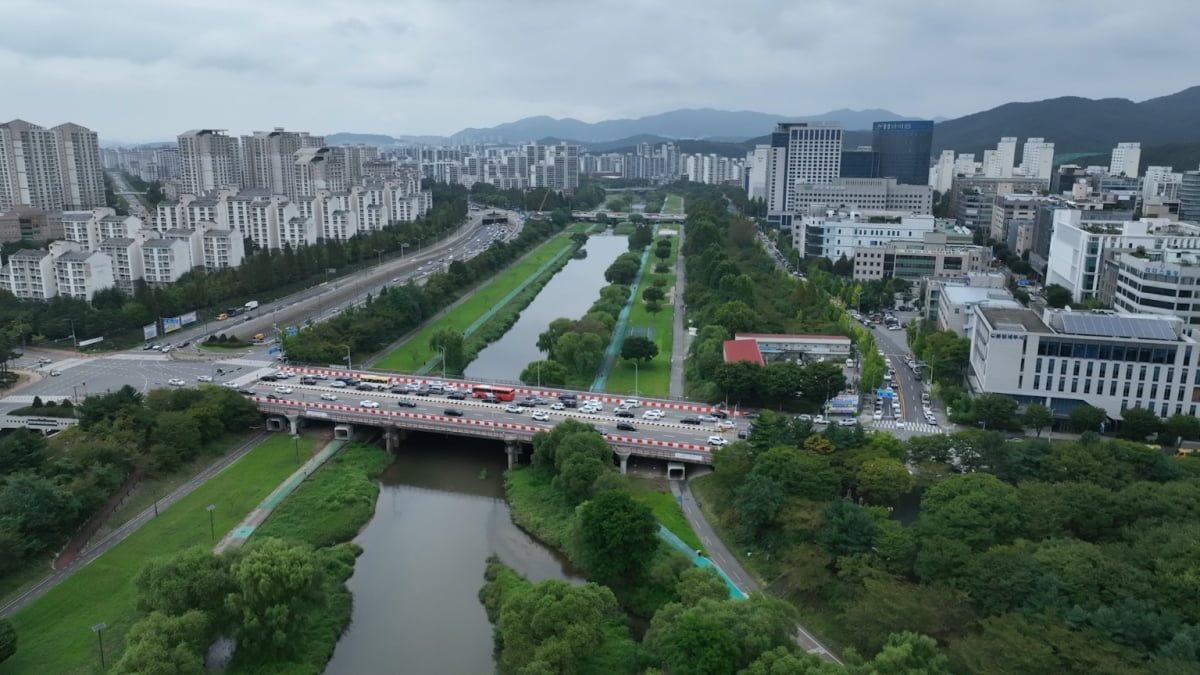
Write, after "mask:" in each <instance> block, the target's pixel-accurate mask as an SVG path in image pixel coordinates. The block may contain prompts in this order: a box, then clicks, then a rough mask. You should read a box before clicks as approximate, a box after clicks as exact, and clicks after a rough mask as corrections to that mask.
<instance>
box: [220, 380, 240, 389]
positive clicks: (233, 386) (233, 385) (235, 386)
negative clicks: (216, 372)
mask: <svg viewBox="0 0 1200 675" xmlns="http://www.w3.org/2000/svg"><path fill="white" fill-rule="evenodd" d="M221 384H222V385H223V386H226V387H229V388H230V389H237V390H238V391H241V389H240V387H241V385H239V384H238V383H236V382H222V383H221Z"/></svg>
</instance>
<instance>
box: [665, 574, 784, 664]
mask: <svg viewBox="0 0 1200 675" xmlns="http://www.w3.org/2000/svg"><path fill="white" fill-rule="evenodd" d="M795 628H796V625H795V610H793V609H792V607H791V606H790V605H788V604H787V603H786V602H784V601H782V600H779V599H778V598H773V597H770V596H767V595H764V594H762V593H754V594H752V595H751V596H750V597H749V598H748V599H746V600H737V601H734V600H729V599H725V600H713V599H704V600H701V601H699V602H698V603H696V604H695V605H693V606H691V607H685V606H683V605H680V604H678V603H672V604H668V605H665V606H663V607H662V608H661V609H659V610H658V612H656V613H655V614H654V618H653V619H651V621H650V629H649V630H648V631H647V632H646V639H645V640H644V642H643V644H644V645H645V646H646V648H647V649H648V650H649V651H650V653H651V654H653V655H654V656H655V657H656V658H657V659H658V660H659V661H660V662H661V663H662V664H663V665H664V666H666V668H667V669H669V671H670V672H671V673H678V674H680V675H707V674H712V675H718V674H722V673H736V672H738V671H739V670H741V669H742V668H745V667H746V666H749V665H750V664H751V663H753V662H754V661H755V659H757V658H758V657H759V656H760V655H761V654H762V653H763V652H766V651H770V650H772V649H776V648H778V647H783V646H788V645H793V644H794V643H792V642H791V635H792V633H793V632H794V631H795Z"/></svg>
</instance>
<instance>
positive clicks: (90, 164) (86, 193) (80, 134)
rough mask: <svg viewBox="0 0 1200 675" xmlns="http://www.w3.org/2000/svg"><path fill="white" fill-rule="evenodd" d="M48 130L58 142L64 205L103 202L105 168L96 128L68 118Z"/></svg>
mask: <svg viewBox="0 0 1200 675" xmlns="http://www.w3.org/2000/svg"><path fill="white" fill-rule="evenodd" d="M51 131H53V132H54V135H55V137H56V140H57V143H58V168H59V171H60V172H61V173H62V190H63V209H64V210H68V211H69V210H77V209H91V208H95V207H98V206H104V173H103V171H104V169H103V168H102V167H101V163H100V141H99V138H98V137H97V136H96V132H94V131H92V130H91V129H88V128H85V127H81V126H79V125H78V124H71V123H70V122H67V123H66V124H60V125H58V126H56V127H54V128H53V129H51Z"/></svg>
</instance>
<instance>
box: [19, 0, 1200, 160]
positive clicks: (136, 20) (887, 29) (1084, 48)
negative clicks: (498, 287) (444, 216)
mask: <svg viewBox="0 0 1200 675" xmlns="http://www.w3.org/2000/svg"><path fill="white" fill-rule="evenodd" d="M1151 4H1153V7H1147V4H1146V3H1128V2H1124V1H1123V0H1093V1H1092V2H1090V3H1088V4H1087V6H1086V8H1083V9H1081V8H1080V6H1079V5H1078V4H1077V3H1047V2H1044V1H1042V0H1009V1H1008V2H1004V3H964V2H958V1H955V0H927V1H923V2H909V3H883V2H872V1H867V0H805V1H803V2H778V0H739V1H738V2H732V3H731V2H728V0H688V2H687V3H680V2H666V1H663V0H591V1H589V2H587V3H577V2H557V1H550V0H343V1H342V2H338V3H328V2H326V1H324V0H254V1H253V2H246V1H245V0H172V1H171V2H160V3H145V2H140V1H138V0H106V1H105V2H103V3H99V2H94V1H93V0H8V2H7V3H6V7H5V9H6V11H5V27H4V30H3V32H2V33H0V82H3V83H4V85H3V86H4V92H3V97H2V98H0V113H2V114H0V117H5V118H6V119H7V118H12V117H21V118H24V119H29V120H32V121H37V122H40V123H43V124H57V123H59V122H62V121H65V120H71V121H74V122H78V123H80V124H84V125H86V126H89V127H91V128H93V129H96V130H97V131H99V132H100V134H101V136H102V137H105V138H111V139H121V140H132V141H141V140H152V139H165V138H171V137H173V136H174V135H175V134H177V133H178V132H179V131H182V130H184V129H187V128H191V127H197V126H219V127H227V128H229V129H231V130H232V131H235V132H237V133H241V132H245V131H249V130H252V129H261V128H270V127H272V126H277V125H280V124H286V125H287V126H289V127H291V128H296V129H306V130H310V131H313V132H317V133H329V132H333V131H338V130H354V131H364V132H367V131H371V132H381V133H393V134H401V133H412V134H450V133H453V132H455V131H457V130H458V129H460V128H463V127H468V126H474V127H482V126H490V125H493V124H497V123H501V122H506V121H511V120H514V119H517V118H520V117H524V116H528V115H536V114H546V115H552V116H555V117H576V118H579V119H584V120H588V121H596V120H600V119H605V118H611V117H626V116H638V115H644V114H653V113H656V112H663V111H665V110H670V109H674V108H680V107H702V106H706V107H716V108H726V109H753V110H763V111H766V112H772V113H778V114H811V113H818V112H823V111H825V110H830V109H834V108H842V107H848V108H867V107H881V108H888V109H890V110H892V111H894V112H896V113H899V114H905V115H923V116H934V115H945V116H957V115H962V114H968V113H971V112H976V111H978V110H983V109H986V108H990V107H993V106H995V105H999V104H1001V103H1005V102H1007V101H1012V100H1036V99H1040V98H1047V97H1051V96H1060V95H1068V94H1070V95H1080V96H1091V97H1108V96H1119V97H1128V98H1133V99H1135V100H1140V99H1145V98H1151V97H1154V96H1161V95H1164V94H1168V93H1171V92H1173V91H1176V90H1179V89H1182V88H1184V87H1187V86H1190V85H1192V84H1197V82H1196V81H1195V75H1194V74H1193V73H1194V69H1193V68H1192V67H1191V66H1192V65H1193V64H1195V63H1200V42H1198V41H1196V40H1195V39H1194V38H1193V37H1192V35H1191V32H1192V30H1193V28H1194V26H1196V25H1200V3H1196V2H1193V1H1192V0H1159V2H1156V3H1151Z"/></svg>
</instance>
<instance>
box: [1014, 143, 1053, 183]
mask: <svg viewBox="0 0 1200 675" xmlns="http://www.w3.org/2000/svg"><path fill="white" fill-rule="evenodd" d="M1053 168H1054V144H1053V143H1047V142H1046V139H1044V138H1027V139H1025V147H1024V149H1022V151H1021V172H1022V173H1023V174H1024V175H1025V177H1027V178H1044V179H1046V180H1050V171H1051V170H1052V169H1053Z"/></svg>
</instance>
